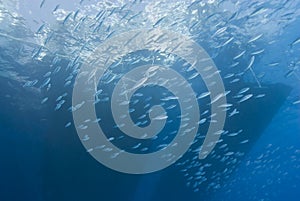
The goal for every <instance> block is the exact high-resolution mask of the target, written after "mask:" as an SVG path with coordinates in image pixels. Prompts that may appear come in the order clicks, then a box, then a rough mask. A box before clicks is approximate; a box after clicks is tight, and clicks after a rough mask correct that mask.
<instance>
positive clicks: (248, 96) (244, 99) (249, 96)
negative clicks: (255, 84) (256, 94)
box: [239, 94, 253, 103]
mask: <svg viewBox="0 0 300 201" xmlns="http://www.w3.org/2000/svg"><path fill="white" fill-rule="evenodd" d="M252 96H253V94H247V95H245V96H244V97H243V98H242V99H241V100H240V101H239V103H242V102H244V101H246V100H248V99H250V98H251V97H252Z"/></svg>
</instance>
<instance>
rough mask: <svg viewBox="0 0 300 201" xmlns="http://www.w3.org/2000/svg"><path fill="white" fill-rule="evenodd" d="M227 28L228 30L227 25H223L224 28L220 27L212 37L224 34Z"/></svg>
mask: <svg viewBox="0 0 300 201" xmlns="http://www.w3.org/2000/svg"><path fill="white" fill-rule="evenodd" d="M226 30H227V27H222V28H220V29H218V30H217V31H216V32H215V33H214V34H213V35H212V37H214V36H217V35H220V34H222V33H223V32H225V31H226Z"/></svg>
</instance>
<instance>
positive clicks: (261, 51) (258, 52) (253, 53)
mask: <svg viewBox="0 0 300 201" xmlns="http://www.w3.org/2000/svg"><path fill="white" fill-rule="evenodd" d="M264 51H265V49H261V50H257V51H255V52H252V53H251V55H258V54H261V53H263V52H264Z"/></svg>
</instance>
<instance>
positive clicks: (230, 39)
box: [219, 37, 234, 47]
mask: <svg viewBox="0 0 300 201" xmlns="http://www.w3.org/2000/svg"><path fill="white" fill-rule="evenodd" d="M233 39H234V37H231V38H229V39H228V40H227V41H225V42H224V43H223V44H222V45H221V46H219V47H224V46H226V45H228V44H229V43H230V42H231V41H233Z"/></svg>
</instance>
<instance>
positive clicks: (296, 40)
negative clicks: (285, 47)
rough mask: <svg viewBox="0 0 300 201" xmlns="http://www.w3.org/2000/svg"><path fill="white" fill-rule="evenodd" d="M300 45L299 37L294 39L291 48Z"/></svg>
mask: <svg viewBox="0 0 300 201" xmlns="http://www.w3.org/2000/svg"><path fill="white" fill-rule="evenodd" d="M298 43H300V37H298V38H296V39H295V40H294V41H293V42H292V43H291V46H294V45H296V44H298Z"/></svg>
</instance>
